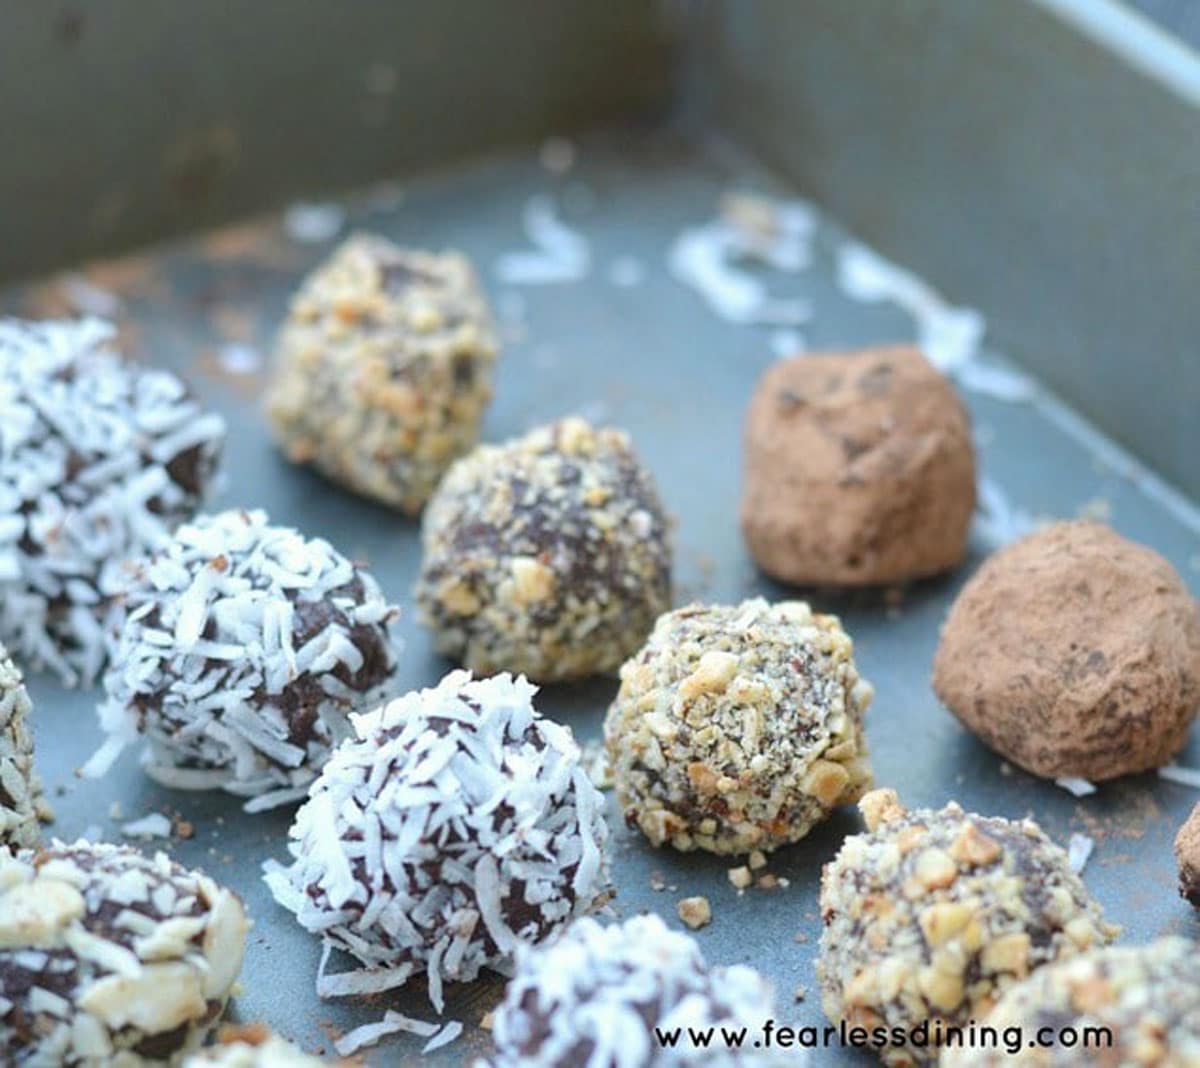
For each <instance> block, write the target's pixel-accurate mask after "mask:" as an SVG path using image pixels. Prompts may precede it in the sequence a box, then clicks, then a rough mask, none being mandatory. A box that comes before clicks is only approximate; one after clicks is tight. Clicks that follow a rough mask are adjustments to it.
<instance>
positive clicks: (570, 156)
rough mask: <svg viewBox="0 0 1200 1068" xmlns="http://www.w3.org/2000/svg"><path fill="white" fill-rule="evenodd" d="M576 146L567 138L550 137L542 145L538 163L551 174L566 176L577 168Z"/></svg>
mask: <svg viewBox="0 0 1200 1068" xmlns="http://www.w3.org/2000/svg"><path fill="white" fill-rule="evenodd" d="M575 159H576V152H575V145H574V143H573V142H572V141H569V140H567V138H565V137H549V138H547V139H546V140H545V141H544V142H543V143H542V148H541V151H540V152H539V153H538V161H539V162H540V163H541V165H542V166H543V167H544V168H545V169H546V170H547V171H549V172H550V173H551V174H566V173H567V172H568V171H570V170H571V169H572V168H573V167H574V166H575Z"/></svg>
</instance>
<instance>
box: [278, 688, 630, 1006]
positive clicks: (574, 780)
mask: <svg viewBox="0 0 1200 1068" xmlns="http://www.w3.org/2000/svg"><path fill="white" fill-rule="evenodd" d="M535 692H536V690H535V688H534V687H533V686H531V685H530V684H529V683H528V682H526V681H525V680H524V679H513V678H512V677H511V676H509V675H498V676H496V677H495V678H492V679H487V680H483V681H477V682H476V681H472V680H471V677H470V676H469V675H468V674H467V673H466V672H462V671H456V672H452V673H451V674H449V675H447V676H446V677H445V678H444V679H443V680H442V681H441V682H440V683H439V684H438V686H437V687H435V688H433V689H428V690H422V691H420V692H414V693H410V694H407V695H406V696H404V697H402V698H400V699H399V700H396V701H392V702H391V703H390V704H388V705H387V706H385V707H383V708H380V709H377V710H376V711H374V712H371V713H369V714H366V715H360V716H356V717H354V726H355V731H356V737H354V738H352V739H348V740H347V741H345V742H343V743H342V744H341V745H340V746H339V747H338V748H337V749H336V750H335V751H334V754H333V756H332V757H331V758H330V761H329V763H328V764H327V765H326V767H325V770H324V771H323V772H322V774H321V777H320V778H319V779H318V780H317V782H316V783H315V785H314V786H313V789H312V795H311V797H310V799H309V800H308V802H307V803H306V804H305V805H304V806H303V807H302V808H301V809H300V811H299V812H298V813H297V815H296V822H295V823H294V824H293V826H292V829H291V839H292V843H291V847H290V848H291V852H292V855H293V857H294V858H295V859H294V862H293V863H292V865H291V866H290V867H288V868H283V867H281V866H279V865H275V864H269V865H268V866H267V875H266V879H267V884H268V885H269V886H270V888H271V891H272V893H273V894H274V896H275V899H276V900H277V901H278V902H279V903H280V904H281V905H283V906H284V907H285V908H287V909H289V910H290V911H291V912H293V913H295V915H296V918H297V920H299V922H300V924H301V925H302V926H303V927H305V928H306V929H307V930H309V931H312V932H314V933H317V934H320V935H321V936H322V937H323V938H324V939H325V943H326V946H327V947H332V948H336V949H340V950H344V951H345V952H347V953H349V954H350V955H351V956H353V957H355V958H356V959H357V960H358V961H359V962H360V963H361V964H362V965H363V967H364V969H365V970H358V971H352V972H349V973H343V974H341V975H336V976H328V975H325V974H324V969H322V975H321V976H320V977H319V979H318V984H317V991H318V993H319V994H320V995H321V996H323V997H334V996H338V995H340V994H349V993H363V992H368V991H371V992H374V991H380V990H387V989H391V988H393V987H397V986H400V985H402V984H403V983H405V982H406V981H407V980H408V978H409V977H410V976H412V975H416V974H420V973H424V974H425V976H426V978H427V980H428V986H429V997H430V1000H431V1001H432V1002H433V1004H434V1005H435V1006H436V1007H437V1009H438V1011H439V1012H440V1011H441V1008H442V1004H443V999H442V985H443V982H444V981H446V980H451V981H469V980H472V979H474V978H475V977H476V976H477V975H478V974H479V969H480V968H482V967H484V966H493V965H496V964H497V963H500V962H503V961H505V960H506V959H507V958H509V957H510V956H511V954H512V952H513V951H514V950H515V949H516V948H517V946H519V945H520V944H521V943H523V942H538V941H541V940H542V939H544V938H546V937H548V936H549V935H551V934H553V933H555V932H557V931H558V930H559V929H560V928H561V927H563V926H564V925H565V924H567V923H568V922H570V921H571V920H572V919H573V918H575V917H576V916H577V915H579V914H581V913H583V912H585V911H587V910H589V909H591V908H592V907H594V906H595V905H596V904H597V903H598V900H599V899H600V898H601V896H602V895H603V894H604V893H605V892H606V890H607V884H608V870H607V862H606V859H605V855H604V845H605V839H606V838H607V834H608V830H607V827H606V826H605V823H604V815H603V811H604V800H603V798H602V796H601V795H600V793H599V792H598V791H597V790H596V788H595V787H594V786H592V784H591V782H590V781H589V779H588V777H587V774H586V773H585V772H584V770H583V768H582V766H581V765H580V753H579V748H578V746H576V744H575V742H574V740H573V739H572V737H571V732H570V731H569V730H568V729H567V728H566V727H563V726H561V725H560V724H558V723H555V722H553V721H552V720H548V719H543V718H542V717H541V716H539V715H538V714H537V712H536V711H535V710H534V707H533V695H534V693H535Z"/></svg>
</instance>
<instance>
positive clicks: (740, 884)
mask: <svg viewBox="0 0 1200 1068" xmlns="http://www.w3.org/2000/svg"><path fill="white" fill-rule="evenodd" d="M727 874H728V875H729V881H730V883H732V884H733V885H734V886H735V887H737V888H738V889H739V890H745V889H746V888H747V887H749V886H750V884H751V883H752V882H754V876H753V875H752V874H751V872H750V869H749V868H747V867H745V866H743V867H740V868H730V869H729V871H728V873H727Z"/></svg>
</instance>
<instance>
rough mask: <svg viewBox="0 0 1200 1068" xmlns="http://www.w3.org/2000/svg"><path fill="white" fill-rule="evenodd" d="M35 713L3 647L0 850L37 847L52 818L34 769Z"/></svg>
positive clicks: (0, 652)
mask: <svg viewBox="0 0 1200 1068" xmlns="http://www.w3.org/2000/svg"><path fill="white" fill-rule="evenodd" d="M32 711H33V705H32V704H31V703H30V701H29V694H28V693H27V692H26V690H25V681H24V680H23V679H22V678H21V673H20V672H19V671H18V670H17V667H16V665H15V664H14V663H13V662H12V661H11V660H10V659H9V657H8V653H6V652H5V651H4V647H3V646H0V847H3V846H12V847H13V848H14V849H23V848H28V847H31V846H35V845H37V844H38V842H39V841H40V839H41V830H40V828H39V826H38V825H39V822H40V819H41V818H42V817H43V816H45V815H48V811H47V809H46V805H45V801H44V800H43V797H42V785H41V779H40V778H39V777H38V775H37V772H36V771H34V768H33V732H32V730H31V728H30V725H29V714H30V713H31V712H32Z"/></svg>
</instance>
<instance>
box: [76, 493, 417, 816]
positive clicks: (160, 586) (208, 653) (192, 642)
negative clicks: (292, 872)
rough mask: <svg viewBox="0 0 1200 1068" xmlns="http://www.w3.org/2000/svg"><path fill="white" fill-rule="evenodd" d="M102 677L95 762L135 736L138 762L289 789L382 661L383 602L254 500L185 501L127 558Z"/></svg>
mask: <svg viewBox="0 0 1200 1068" xmlns="http://www.w3.org/2000/svg"><path fill="white" fill-rule="evenodd" d="M119 608H120V613H119V617H118V619H117V621H116V623H115V626H114V634H115V651H114V653H113V655H112V658H111V663H110V665H109V668H108V671H107V672H106V673H105V676H104V689H105V694H106V698H105V701H104V703H103V704H102V705H101V708H100V721H101V725H102V727H103V728H104V729H105V731H106V732H107V733H108V741H107V742H106V743H105V745H104V746H103V747H102V748H101V750H100V751H99V752H98V753H97V754H96V756H95V757H93V758H92V761H91V762H89V764H88V766H87V768H86V769H85V772H86V773H87V774H89V775H93V776H94V775H100V774H103V773H104V771H106V770H107V768H108V767H109V766H110V765H111V764H112V762H113V761H114V760H115V759H116V757H117V755H118V754H119V753H120V752H121V750H122V749H123V748H124V747H125V746H126V745H128V744H130V743H132V742H134V741H135V740H136V739H137V738H138V736H139V735H142V736H144V737H145V738H146V739H147V741H148V743H149V744H148V747H147V750H146V754H145V760H144V763H145V767H146V771H147V773H148V774H149V775H150V776H151V777H152V778H154V779H156V780H158V781H159V782H162V783H164V784H165V785H168V786H175V787H179V788H182V789H218V788H219V789H224V790H227V791H229V792H230V793H234V794H238V795H240V796H243V797H249V798H253V800H252V801H250V802H249V803H248V805H247V810H248V811H257V810H260V809H264V808H270V807H272V806H273V805H277V804H285V803H287V802H289V801H294V800H298V799H299V798H301V797H303V796H304V795H305V793H307V788H308V786H309V784H310V783H311V782H312V780H313V779H314V778H315V777H316V774H317V772H318V771H319V770H320V769H321V767H322V765H323V764H324V763H325V760H326V758H327V757H328V755H329V750H330V747H331V745H333V744H334V743H335V742H336V741H338V740H339V739H340V738H342V737H345V736H347V735H348V734H349V733H350V725H349V721H348V718H347V717H348V714H349V713H350V712H353V711H360V710H364V709H367V708H370V707H371V706H372V705H373V704H375V703H376V702H378V701H379V700H380V699H381V697H382V694H383V691H384V690H385V689H386V687H387V684H388V683H389V681H390V679H391V677H392V674H393V672H394V670H395V666H396V659H397V653H398V644H397V641H396V639H394V638H393V635H392V631H391V624H392V621H393V620H394V619H395V618H396V616H397V615H398V612H399V610H398V609H397V608H395V607H394V606H393V605H390V604H388V602H387V601H386V600H385V599H384V598H383V595H382V594H381V593H380V591H379V587H378V585H377V584H376V582H375V580H374V579H373V578H372V577H371V576H370V575H369V574H368V573H367V572H365V571H363V570H361V569H360V568H358V567H356V566H355V565H354V564H353V563H351V562H350V561H349V560H347V559H346V558H345V557H344V556H342V555H341V554H340V553H339V552H337V551H336V550H335V549H333V548H332V547H331V546H330V545H329V543H328V542H326V541H323V540H321V539H319V538H306V537H304V536H303V535H301V534H299V533H297V532H296V531H294V530H291V529H289V528H287V527H277V526H272V525H271V524H270V523H269V522H268V520H267V516H266V513H264V512H261V511H257V512H241V511H229V512H221V513H220V514H218V515H213V516H201V517H199V518H198V519H197V520H196V521H195V522H194V523H189V524H187V525H185V526H183V527H181V528H180V529H179V531H178V532H177V534H176V536H175V538H174V540H173V541H172V542H171V544H170V545H169V546H168V547H167V549H166V550H165V551H164V552H163V553H160V554H158V555H156V556H154V557H151V558H149V559H145V560H142V561H139V562H138V563H136V564H135V565H131V566H130V567H129V568H128V569H127V576H126V583H125V587H124V591H123V593H122V595H121V598H120V603H119Z"/></svg>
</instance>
